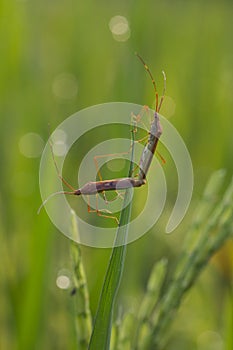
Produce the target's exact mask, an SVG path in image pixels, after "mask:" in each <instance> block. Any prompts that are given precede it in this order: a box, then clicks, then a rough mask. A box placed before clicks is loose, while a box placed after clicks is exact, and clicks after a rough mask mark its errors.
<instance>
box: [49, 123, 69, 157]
mask: <svg viewBox="0 0 233 350" xmlns="http://www.w3.org/2000/svg"><path fill="white" fill-rule="evenodd" d="M66 139H67V134H66V133H65V131H63V130H62V129H58V130H56V131H55V132H54V133H53V135H52V146H53V153H54V154H55V155H56V156H60V157H61V156H64V155H65V154H66V151H67V145H66Z"/></svg>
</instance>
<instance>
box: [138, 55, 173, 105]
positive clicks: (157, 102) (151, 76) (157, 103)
mask: <svg viewBox="0 0 233 350" xmlns="http://www.w3.org/2000/svg"><path fill="white" fill-rule="evenodd" d="M135 55H136V56H137V57H138V58H139V60H140V61H141V62H142V64H143V66H144V68H145V70H146V71H147V73H148V74H149V76H150V78H151V81H152V84H153V87H154V92H155V111H156V112H159V110H160V108H161V106H162V103H163V100H164V97H165V91H166V75H165V72H164V71H162V74H163V78H164V80H163V81H164V87H163V95H162V97H161V99H160V102H159V95H158V91H157V86H156V83H155V79H154V77H153V75H152V73H151V70H150V68H149V67H148V65H147V64H146V62H145V61H144V60H143V58H142V57H141V56H140V55H139V54H138V53H137V52H135Z"/></svg>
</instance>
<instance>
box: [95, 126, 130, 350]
mask: <svg viewBox="0 0 233 350" xmlns="http://www.w3.org/2000/svg"><path fill="white" fill-rule="evenodd" d="M133 158H134V127H133V130H132V152H131V162H130V169H129V177H131V176H132V173H133ZM131 198H132V188H129V189H127V190H126V192H125V197H124V202H123V209H122V211H121V216H120V220H119V226H118V228H117V232H116V239H115V246H114V248H113V250H112V254H111V257H110V261H109V264H108V268H107V272H106V275H105V280H104V284H103V288H102V292H101V296H100V300H99V305H98V309H97V312H96V317H95V321H94V327H93V331H92V335H91V340H90V344H89V348H88V349H89V350H96V349H101V350H108V349H109V346H110V338H111V329H112V314H113V308H114V304H115V299H116V295H117V291H118V289H119V286H120V282H121V277H122V274H123V270H124V262H125V255H126V249H127V245H126V244H127V236H128V229H129V221H130V217H131V209H132V200H131ZM127 203H129V204H128V205H127Z"/></svg>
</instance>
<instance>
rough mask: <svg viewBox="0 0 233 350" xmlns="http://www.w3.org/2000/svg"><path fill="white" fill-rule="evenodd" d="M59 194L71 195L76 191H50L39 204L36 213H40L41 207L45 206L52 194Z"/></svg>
mask: <svg viewBox="0 0 233 350" xmlns="http://www.w3.org/2000/svg"><path fill="white" fill-rule="evenodd" d="M59 194H71V195H75V194H76V192H75V191H73V192H69V191H59V192H54V193H51V194H50V195H49V196H48V197H47V198H46V199H45V200H44V201H43V203H42V204H41V205H40V207H39V209H38V210H37V214H38V215H39V214H40V211H41V209H42V208H43V207H44V206H45V204H46V203H47V202H48V201H49V200H50V199H51V198H52V197H54V196H57V195H59Z"/></svg>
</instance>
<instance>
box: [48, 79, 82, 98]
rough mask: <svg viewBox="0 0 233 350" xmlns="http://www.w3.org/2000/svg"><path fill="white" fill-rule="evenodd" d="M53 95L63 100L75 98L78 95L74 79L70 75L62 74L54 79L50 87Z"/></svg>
mask: <svg viewBox="0 0 233 350" xmlns="http://www.w3.org/2000/svg"><path fill="white" fill-rule="evenodd" d="M52 90H53V94H54V95H55V96H56V97H58V98H60V99H63V100H70V99H72V98H75V97H76V95H77V93H78V82H77V79H76V77H75V76H74V75H73V74H70V73H62V74H59V75H58V76H57V77H55V79H54V81H53V85H52Z"/></svg>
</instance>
